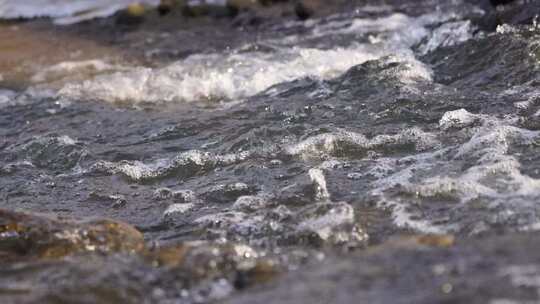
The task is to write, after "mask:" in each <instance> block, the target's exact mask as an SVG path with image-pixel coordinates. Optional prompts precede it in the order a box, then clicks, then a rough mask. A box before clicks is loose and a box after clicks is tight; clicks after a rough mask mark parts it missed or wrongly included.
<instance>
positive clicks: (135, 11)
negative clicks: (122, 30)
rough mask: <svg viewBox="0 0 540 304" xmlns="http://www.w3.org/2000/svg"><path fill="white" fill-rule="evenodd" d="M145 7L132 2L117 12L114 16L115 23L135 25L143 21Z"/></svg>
mask: <svg viewBox="0 0 540 304" xmlns="http://www.w3.org/2000/svg"><path fill="white" fill-rule="evenodd" d="M145 14H146V8H145V7H144V6H143V5H142V4H140V3H132V4H130V5H128V7H127V8H126V9H125V10H123V11H121V12H119V13H118V14H117V16H116V23H117V24H121V25H137V24H140V23H142V22H143V21H144V16H145Z"/></svg>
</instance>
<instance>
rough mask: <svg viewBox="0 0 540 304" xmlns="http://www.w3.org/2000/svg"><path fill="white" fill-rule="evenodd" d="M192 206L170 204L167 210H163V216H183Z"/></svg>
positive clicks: (189, 204) (190, 204)
mask: <svg viewBox="0 0 540 304" xmlns="http://www.w3.org/2000/svg"><path fill="white" fill-rule="evenodd" d="M193 206H194V205H193V204H192V203H188V204H172V205H170V206H169V207H167V209H165V211H164V212H163V216H165V217H169V216H171V215H176V214H184V213H186V212H188V211H190V210H191V209H193Z"/></svg>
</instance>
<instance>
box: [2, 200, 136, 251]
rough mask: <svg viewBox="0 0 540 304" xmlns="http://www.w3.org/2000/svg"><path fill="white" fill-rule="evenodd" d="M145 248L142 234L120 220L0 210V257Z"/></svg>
mask: <svg viewBox="0 0 540 304" xmlns="http://www.w3.org/2000/svg"><path fill="white" fill-rule="evenodd" d="M144 247H145V245H144V239H143V235H142V234H141V233H140V232H139V231H137V230H136V229H135V228H133V227H132V226H130V225H128V224H126V223H123V222H119V221H114V220H110V219H90V220H77V219H68V218H60V217H48V216H44V215H34V214H27V213H21V212H15V211H9V210H4V209H0V256H5V255H7V256H9V257H11V258H14V259H17V258H24V257H34V258H43V259H58V258H62V257H65V256H68V255H73V254H76V253H82V252H99V253H109V252H124V253H133V252H141V251H143V250H144Z"/></svg>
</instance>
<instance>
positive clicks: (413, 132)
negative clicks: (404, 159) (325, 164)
mask: <svg viewBox="0 0 540 304" xmlns="http://www.w3.org/2000/svg"><path fill="white" fill-rule="evenodd" d="M409 144H413V145H414V146H415V149H416V150H417V151H424V150H427V149H430V148H434V147H437V146H439V142H438V141H437V139H436V138H435V136H434V135H433V134H430V133H426V132H423V131H422V130H420V129H417V128H411V129H405V130H403V131H401V132H400V133H398V134H393V135H387V134H382V135H377V136H375V137H373V138H371V139H368V138H366V137H365V136H364V135H362V134H360V133H355V132H349V131H346V130H343V129H338V130H336V131H335V132H332V133H323V134H319V135H315V136H312V137H309V138H307V139H305V140H303V141H301V142H299V143H297V144H293V145H290V146H287V147H285V152H286V153H287V154H289V155H295V156H300V157H301V158H303V159H310V158H321V159H325V158H328V157H330V156H332V155H334V154H336V152H337V151H339V150H341V149H342V148H343V147H352V148H354V150H355V151H356V152H351V153H352V154H358V155H359V156H361V155H362V152H367V151H368V150H372V149H377V148H389V147H392V146H400V145H401V146H405V145H409ZM350 156H352V155H350Z"/></svg>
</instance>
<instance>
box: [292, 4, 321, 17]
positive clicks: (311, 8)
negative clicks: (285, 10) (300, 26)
mask: <svg viewBox="0 0 540 304" xmlns="http://www.w3.org/2000/svg"><path fill="white" fill-rule="evenodd" d="M322 6H323V2H322V1H321V0H298V1H297V2H296V4H295V6H294V11H295V13H296V16H297V17H298V19H300V20H306V19H309V18H310V17H312V16H313V15H315V14H316V13H317V12H318V11H319V10H320V9H321V7H322Z"/></svg>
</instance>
